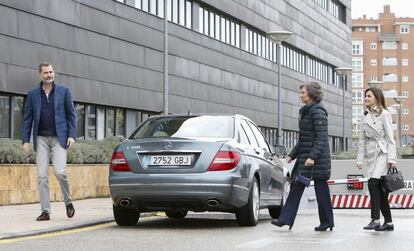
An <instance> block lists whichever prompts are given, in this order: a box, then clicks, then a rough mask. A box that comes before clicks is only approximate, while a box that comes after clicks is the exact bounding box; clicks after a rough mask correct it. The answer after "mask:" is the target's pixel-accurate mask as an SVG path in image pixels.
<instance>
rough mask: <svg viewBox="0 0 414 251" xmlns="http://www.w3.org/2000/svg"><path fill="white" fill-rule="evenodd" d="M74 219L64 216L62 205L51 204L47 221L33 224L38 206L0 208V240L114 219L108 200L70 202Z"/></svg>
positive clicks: (110, 202)
mask: <svg viewBox="0 0 414 251" xmlns="http://www.w3.org/2000/svg"><path fill="white" fill-rule="evenodd" d="M73 205H74V206H75V210H76V212H75V216H74V217H73V218H71V219H69V218H67V216H66V208H65V205H64V203H63V202H52V203H51V210H52V213H51V215H50V221H41V222H39V221H36V217H37V216H39V215H40V204H39V203H36V204H28V205H13V206H0V226H1V227H0V240H1V239H7V238H15V237H22V236H28V235H36V234H42V233H49V232H54V231H61V230H66V229H73V228H78V227H84V226H90V225H96V224H99V223H105V222H110V221H113V220H114V217H113V214H112V200H111V199H110V198H98V199H86V200H76V201H73Z"/></svg>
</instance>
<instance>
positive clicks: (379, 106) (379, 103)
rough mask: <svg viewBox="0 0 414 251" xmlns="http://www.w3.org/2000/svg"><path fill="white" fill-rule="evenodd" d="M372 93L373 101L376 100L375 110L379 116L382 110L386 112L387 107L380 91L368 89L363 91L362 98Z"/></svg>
mask: <svg viewBox="0 0 414 251" xmlns="http://www.w3.org/2000/svg"><path fill="white" fill-rule="evenodd" d="M369 91H370V92H372V94H374V97H375V99H376V100H377V109H378V112H379V114H381V113H382V110H384V109H385V110H388V109H387V106H386V105H385V98H384V94H383V93H382V91H381V89H379V88H377V87H370V88H368V89H366V90H365V93H364V97H365V96H366V95H367V92H369Z"/></svg>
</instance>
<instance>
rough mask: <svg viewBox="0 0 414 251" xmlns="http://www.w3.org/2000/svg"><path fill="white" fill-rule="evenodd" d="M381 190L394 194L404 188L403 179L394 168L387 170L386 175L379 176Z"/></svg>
mask: <svg viewBox="0 0 414 251" xmlns="http://www.w3.org/2000/svg"><path fill="white" fill-rule="evenodd" d="M381 183H382V186H383V188H384V189H385V190H386V191H388V192H394V191H397V190H400V189H402V188H404V178H403V176H402V173H401V172H400V171H398V170H397V168H396V167H394V168H390V169H388V173H387V175H384V176H381Z"/></svg>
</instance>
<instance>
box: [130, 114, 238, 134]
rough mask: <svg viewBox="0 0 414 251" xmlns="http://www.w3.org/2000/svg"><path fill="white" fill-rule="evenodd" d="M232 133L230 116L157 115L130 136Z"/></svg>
mask: <svg viewBox="0 0 414 251" xmlns="http://www.w3.org/2000/svg"><path fill="white" fill-rule="evenodd" d="M233 133H234V118H233V117H230V116H193V117H188V116H183V117H159V118H153V119H151V118H150V119H148V120H147V121H145V122H144V123H143V124H142V125H141V126H140V127H139V128H138V129H137V130H136V131H135V132H134V133H133V134H132V135H131V137H130V138H132V139H140V138H162V137H175V138H233Z"/></svg>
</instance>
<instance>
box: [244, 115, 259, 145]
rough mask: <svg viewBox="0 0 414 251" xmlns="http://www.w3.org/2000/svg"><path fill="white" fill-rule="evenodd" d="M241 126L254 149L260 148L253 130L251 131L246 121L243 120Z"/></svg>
mask: <svg viewBox="0 0 414 251" xmlns="http://www.w3.org/2000/svg"><path fill="white" fill-rule="evenodd" d="M241 126H242V128H243V130H244V132H245V133H246V134H247V138H248V139H249V142H250V145H252V146H253V147H258V146H259V145H258V143H257V140H256V138H255V136H254V134H253V132H252V130H251V129H250V127H249V125H248V124H247V121H246V120H242V121H241Z"/></svg>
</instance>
